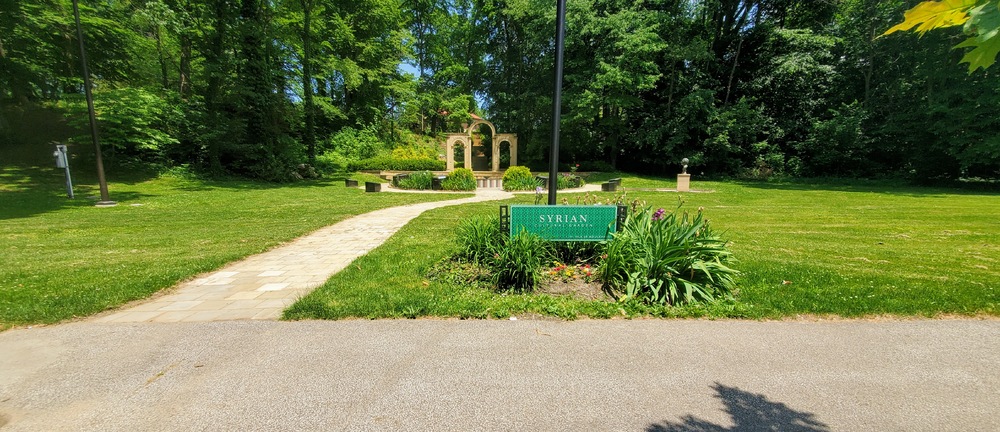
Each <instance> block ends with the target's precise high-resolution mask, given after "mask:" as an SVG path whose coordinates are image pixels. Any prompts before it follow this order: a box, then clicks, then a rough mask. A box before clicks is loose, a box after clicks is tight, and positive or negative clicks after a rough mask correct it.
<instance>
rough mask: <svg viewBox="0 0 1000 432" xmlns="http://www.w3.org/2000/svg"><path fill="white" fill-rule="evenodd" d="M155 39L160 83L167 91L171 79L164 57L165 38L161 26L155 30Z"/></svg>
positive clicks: (157, 26)
mask: <svg viewBox="0 0 1000 432" xmlns="http://www.w3.org/2000/svg"><path fill="white" fill-rule="evenodd" d="M153 37H154V38H155V39H156V58H157V60H158V61H159V62H160V83H161V84H162V85H163V89H164V90H167V89H169V88H170V79H169V78H168V77H167V59H166V58H165V57H164V55H163V38H162V35H161V34H160V25H159V24H157V25H156V29H155V30H153Z"/></svg>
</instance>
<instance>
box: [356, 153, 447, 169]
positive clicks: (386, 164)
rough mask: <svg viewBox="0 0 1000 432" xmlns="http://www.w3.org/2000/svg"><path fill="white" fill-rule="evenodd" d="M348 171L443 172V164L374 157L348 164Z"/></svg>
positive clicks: (420, 160)
mask: <svg viewBox="0 0 1000 432" xmlns="http://www.w3.org/2000/svg"><path fill="white" fill-rule="evenodd" d="M347 169H348V170H349V171H368V170H378V171H444V169H445V162H444V161H443V160H438V159H397V158H394V157H392V156H376V157H373V158H368V159H362V160H359V161H354V162H351V163H350V164H348V167H347Z"/></svg>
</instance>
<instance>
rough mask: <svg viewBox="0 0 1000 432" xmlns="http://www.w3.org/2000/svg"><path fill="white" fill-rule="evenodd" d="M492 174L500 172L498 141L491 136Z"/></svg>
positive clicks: (495, 137)
mask: <svg viewBox="0 0 1000 432" xmlns="http://www.w3.org/2000/svg"><path fill="white" fill-rule="evenodd" d="M492 162H493V165H492V166H493V172H497V171H500V139H499V138H497V136H496V135H494V136H493V160H492Z"/></svg>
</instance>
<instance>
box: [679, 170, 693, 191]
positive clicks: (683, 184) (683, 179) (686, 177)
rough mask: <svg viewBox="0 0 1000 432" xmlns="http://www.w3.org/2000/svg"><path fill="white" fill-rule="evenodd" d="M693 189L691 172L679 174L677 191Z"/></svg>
mask: <svg viewBox="0 0 1000 432" xmlns="http://www.w3.org/2000/svg"><path fill="white" fill-rule="evenodd" d="M689 190H691V174H677V192H687V191H689Z"/></svg>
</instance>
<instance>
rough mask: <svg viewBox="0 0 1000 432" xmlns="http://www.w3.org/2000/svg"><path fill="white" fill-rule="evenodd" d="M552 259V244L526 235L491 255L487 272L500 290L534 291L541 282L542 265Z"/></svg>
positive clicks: (520, 236) (508, 241) (514, 238)
mask: <svg viewBox="0 0 1000 432" xmlns="http://www.w3.org/2000/svg"><path fill="white" fill-rule="evenodd" d="M551 259H552V243H551V242H549V241H548V240H545V239H543V238H541V237H539V236H538V235H536V234H532V233H529V232H527V231H521V232H519V233H517V234H515V235H513V236H511V237H510V238H508V239H507V241H506V242H504V244H503V246H502V247H500V248H498V249H497V250H496V252H495V253H494V255H493V262H492V263H491V265H490V272H491V273H492V275H493V283H494V284H496V286H497V288H499V289H501V290H512V291H519V292H529V291H534V289H535V287H536V286H538V281H539V280H540V279H541V277H542V274H541V269H542V264H543V263H546V262H549V261H550V260H551Z"/></svg>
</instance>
